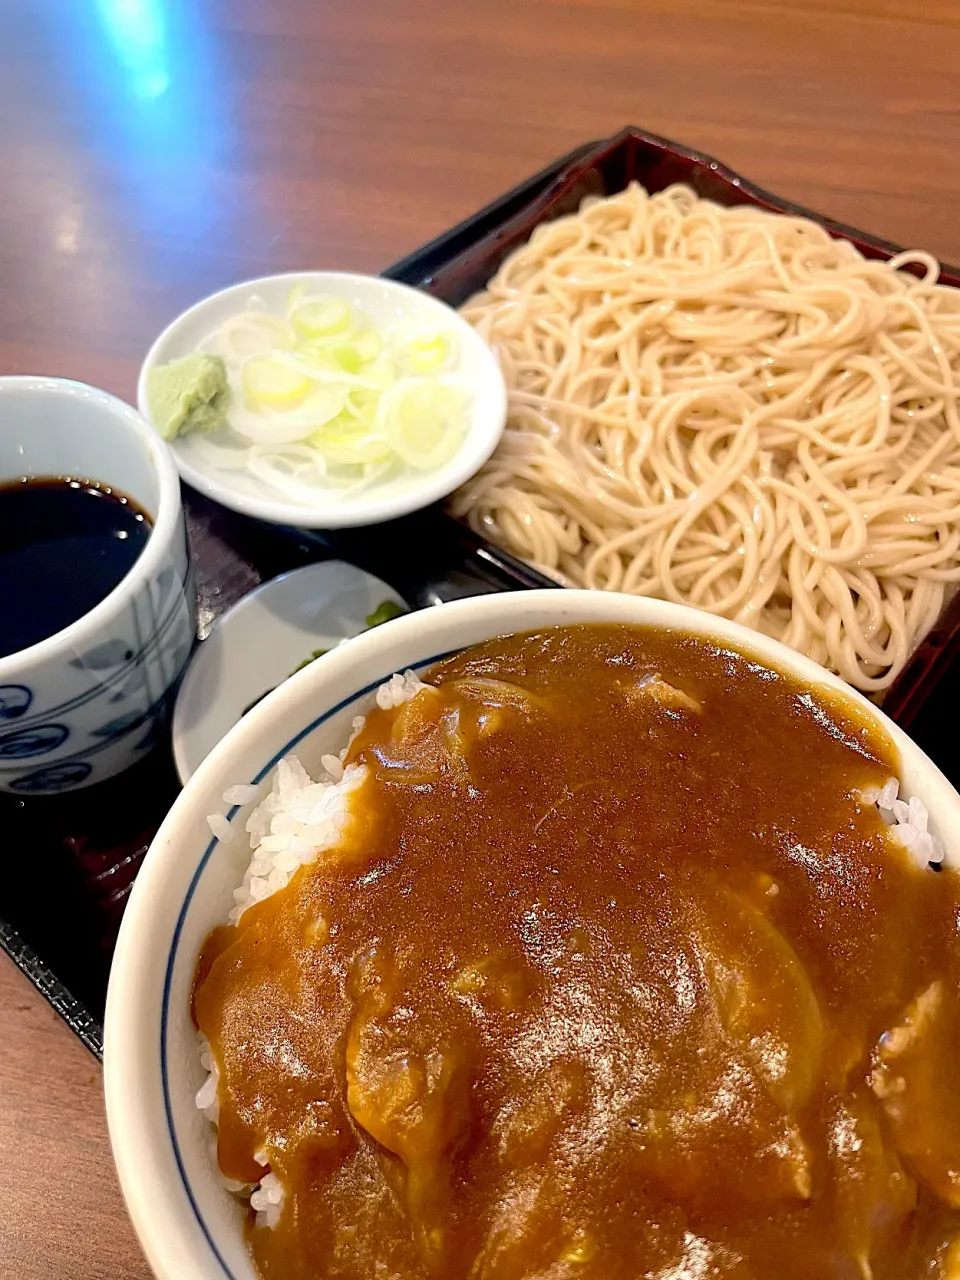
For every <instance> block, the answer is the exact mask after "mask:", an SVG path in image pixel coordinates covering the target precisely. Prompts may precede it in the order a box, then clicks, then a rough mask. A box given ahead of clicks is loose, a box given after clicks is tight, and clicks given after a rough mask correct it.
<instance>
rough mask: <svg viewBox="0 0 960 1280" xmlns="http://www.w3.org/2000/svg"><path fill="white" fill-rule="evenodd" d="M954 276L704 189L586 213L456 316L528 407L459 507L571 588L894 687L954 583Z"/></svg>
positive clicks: (959, 377) (534, 247) (957, 567)
mask: <svg viewBox="0 0 960 1280" xmlns="http://www.w3.org/2000/svg"><path fill="white" fill-rule="evenodd" d="M908 263H912V264H919V266H920V267H921V268H922V273H921V275H922V278H917V277H916V276H914V275H912V274H910V273H908V272H906V271H904V270H902V268H903V267H904V266H905V265H907V264H908ZM937 271H938V265H937V262H936V261H935V259H933V258H931V257H930V255H929V254H925V253H906V254H902V255H901V256H900V257H899V258H896V259H893V260H892V261H891V262H889V263H879V262H870V261H867V260H866V259H865V258H863V257H862V256H861V255H860V254H859V253H858V252H857V250H856V249H854V248H853V246H852V245H850V244H848V243H846V242H844V241H838V240H833V239H832V238H831V237H830V236H829V235H828V234H827V232H826V231H824V230H823V229H822V228H821V227H819V226H817V225H816V224H815V223H813V222H810V221H808V220H806V219H802V218H789V217H784V216H782V215H778V214H769V213H765V212H763V211H762V210H757V209H754V208H747V207H738V208H731V209H724V208H721V207H719V206H717V205H715V204H712V203H710V202H709V201H706V200H701V199H699V198H698V197H697V196H696V195H695V194H694V192H693V191H692V190H690V189H689V188H687V187H682V186H675V187H671V188H669V189H668V190H666V191H663V192H660V193H658V194H656V195H653V196H648V195H647V193H646V192H645V191H644V190H643V188H641V187H639V186H637V185H636V184H634V185H632V186H630V187H629V188H628V189H627V190H625V191H624V192H622V193H621V194H620V195H617V196H613V197H610V198H608V199H602V200H598V199H589V200H585V201H584V202H583V205H582V206H581V209H580V212H579V213H577V214H575V215H573V216H570V217H565V218H560V219H558V220H557V221H555V222H550V223H547V224H545V225H543V226H541V227H540V228H538V230H537V231H535V232H534V234H533V236H532V237H531V239H530V241H529V243H528V244H527V245H525V246H524V247H523V248H521V249H519V250H517V251H516V252H515V253H513V254H512V255H511V256H510V257H509V258H507V260H506V261H505V262H504V263H503V265H502V266H501V268H500V270H499V272H498V273H497V275H496V276H495V277H494V278H493V279H492V280H491V281H490V283H489V284H488V286H487V288H486V290H485V291H484V292H483V293H481V294H478V295H477V296H476V297H474V298H472V299H471V300H470V301H469V302H468V303H467V304H466V305H465V306H464V308H463V315H464V316H465V318H466V319H468V320H469V321H470V322H471V323H472V324H473V325H474V326H475V327H476V328H477V330H478V331H479V332H480V334H481V335H482V336H483V337H484V338H486V339H487V341H488V342H490V343H491V345H492V346H493V347H494V348H495V350H496V352H497V354H498V356H499V359H500V362H501V365H502V368H503V371H504V374H505V377H506V380H507V385H508V387H509V390H510V417H509V421H508V424H507V429H506V432H505V434H504V436H503V439H502V441H501V443H500V445H499V447H498V449H497V451H496V453H495V454H494V456H493V458H492V459H491V460H490V462H489V463H488V464H487V465H486V466H485V467H484V468H483V470H482V471H481V472H480V473H479V474H478V475H477V476H476V477H475V478H474V479H473V480H471V481H469V482H468V483H467V485H466V486H465V487H464V488H463V489H461V490H460V492H459V493H458V494H457V495H456V496H455V498H454V500H453V510H454V512H455V514H458V515H461V516H466V517H467V518H468V519H469V521H470V523H471V524H472V525H473V527H474V528H476V529H477V530H479V531H480V532H481V533H483V534H485V535H486V536H488V537H491V538H492V539H493V540H494V541H496V542H500V543H502V544H503V545H504V546H506V547H507V548H508V549H509V550H511V551H513V552H514V553H515V554H517V555H519V556H521V557H522V558H524V559H526V560H528V561H530V562H532V563H534V564H535V565H537V567H539V568H541V569H543V570H544V571H545V572H546V573H548V574H551V575H553V576H555V577H559V578H560V579H561V580H563V581H565V582H569V583H571V584H574V585H577V586H586V587H599V588H606V589H609V590H620V591H628V592H634V593H636V594H639V595H654V596H661V597H663V598H665V599H669V600H675V601H678V602H683V603H689V604H693V605H697V606H699V607H701V608H705V609H709V610H710V611H712V612H714V613H719V614H723V615H724V616H725V617H729V618H735V619H737V620H738V621H740V622H743V623H746V624H747V625H748V626H753V627H755V628H757V629H758V630H760V631H764V632H766V633H767V634H769V635H772V636H775V637H776V638H777V639H780V640H783V641H784V642H785V643H787V644H789V645H792V646H793V647H794V648H795V649H799V650H800V651H802V652H804V653H806V654H808V655H810V656H811V657H813V658H815V659H816V660H817V661H819V662H822V663H824V664H825V665H826V666H828V667H830V668H832V669H833V670H835V671H837V672H839V674H840V675H841V676H843V677H844V679H846V680H848V681H849V682H850V683H851V684H853V685H855V686H857V687H858V688H860V689H864V690H867V691H880V690H883V689H885V688H886V687H887V686H888V685H890V684H891V683H892V681H893V680H894V678H895V677H896V675H897V673H898V672H899V671H900V670H901V668H902V667H903V665H904V663H905V661H906V659H907V657H908V656H909V654H910V653H911V651H912V650H913V649H914V648H915V647H916V645H917V644H918V643H919V641H920V640H921V639H922V637H923V636H924V635H925V634H926V632H927V631H928V630H929V628H930V627H931V625H932V624H933V622H934V620H935V618H936V617H937V614H938V613H939V612H940V609H941V607H942V605H943V602H944V599H945V595H946V594H947V593H948V592H951V591H952V590H953V584H954V583H955V582H956V581H957V579H958V578H960V526H958V523H957V521H958V518H960V415H958V405H957V401H958V395H960V355H958V351H960V293H958V291H956V290H954V289H949V288H946V287H943V286H938V285H937V284H936V279H937Z"/></svg>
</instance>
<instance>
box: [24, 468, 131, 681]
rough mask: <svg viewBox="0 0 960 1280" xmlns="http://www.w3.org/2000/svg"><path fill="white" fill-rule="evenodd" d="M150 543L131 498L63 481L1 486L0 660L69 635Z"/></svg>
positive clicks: (95, 486)
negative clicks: (59, 634) (66, 629)
mask: <svg viewBox="0 0 960 1280" xmlns="http://www.w3.org/2000/svg"><path fill="white" fill-rule="evenodd" d="M149 536H150V521H149V518H148V517H147V515H146V514H145V513H144V512H143V511H141V509H140V508H139V507H138V506H137V504H136V503H135V502H134V501H133V499H132V498H128V497H127V496H126V495H125V494H122V493H120V492H119V491H118V490H116V489H112V488H110V487H109V486H107V485H103V484H100V483H98V482H97V481H95V480H82V479H74V478H72V477H69V476H65V477H56V476H43V477H38V478H24V479H22V480H16V481H13V482H12V483H10V482H8V483H6V484H0V658H4V657H6V656H7V655H8V654H11V653H17V652H19V650H21V649H27V648H29V646H30V645H32V644H38V643H39V642H40V641H41V640H46V639H47V637H48V636H52V635H54V634H55V633H56V632H58V631H62V630H63V628H64V627H69V625H70V624H71V622H76V621H77V619H78V618H82V617H83V615H84V614H85V613H89V612H90V610H91V609H92V608H93V607H94V605H96V604H99V603H100V601H101V600H102V599H103V598H104V596H107V595H109V594H110V592H111V591H112V590H113V588H114V587H115V586H116V585H117V584H118V583H119V582H120V581H121V579H123V578H124V577H126V575H127V573H128V572H129V570H130V569H131V568H132V567H133V564H134V562H135V561H136V560H137V559H138V557H139V555H140V553H141V551H142V550H143V548H144V546H145V545H146V542H147V539H148V538H149Z"/></svg>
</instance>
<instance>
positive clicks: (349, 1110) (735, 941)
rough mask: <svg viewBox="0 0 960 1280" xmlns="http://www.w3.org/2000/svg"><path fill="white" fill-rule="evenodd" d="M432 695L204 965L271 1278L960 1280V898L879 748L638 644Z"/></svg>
mask: <svg viewBox="0 0 960 1280" xmlns="http://www.w3.org/2000/svg"><path fill="white" fill-rule="evenodd" d="M424 679H425V680H426V682H427V685H428V686H429V687H427V688H424V689H422V690H421V691H420V692H419V693H418V694H417V695H416V696H415V697H414V698H413V699H412V700H411V701H409V702H407V703H405V704H404V705H403V706H401V707H399V708H396V709H394V710H389V711H384V710H375V711H373V712H372V713H371V714H370V715H369V716H368V717H367V721H366V724H365V725H364V727H363V728H362V730H361V731H360V733H359V735H358V736H357V737H356V738H355V739H354V741H353V743H352V745H351V748H350V754H349V757H348V759H349V760H350V761H353V762H355V763H357V764H359V765H363V766H364V767H365V776H364V780H363V781H362V783H361V785H360V786H359V787H358V789H357V790H356V791H355V792H354V793H353V794H352V797H351V817H350V820H349V824H348V827H347V830H346V832H345V835H344V838H343V840H342V843H341V845H340V846H339V847H338V848H337V850H336V851H335V852H334V853H333V854H331V853H329V852H328V853H326V854H324V855H323V856H322V857H320V858H318V860H317V861H316V862H314V863H312V864H311V865H309V866H306V867H303V868H301V869H300V870H299V871H298V872H297V873H296V875H295V876H294V878H293V879H292V881H291V882H290V884H289V885H288V886H287V887H286V888H284V889H282V890H281V891H280V892H278V893H276V894H274V896H272V897H270V898H268V899H267V900H265V901H262V902H259V903H257V904H256V905H255V906H253V907H251V908H250V909H248V910H247V911H246V912H245V913H244V914H243V916H242V917H241V919H240V921H239V924H238V925H237V926H235V927H234V926H231V927H227V928H224V929H220V930H217V931H215V933H214V934H213V935H211V937H210V939H209V940H208V942H207V944H206V946H205V949H204V953H203V955H202V957H201V961H200V966H199V969H198V976H197V983H196V988H195V993H194V1011H195V1016H196V1019H197V1023H198V1026H199V1028H200V1030H201V1032H202V1033H203V1035H204V1036H205V1037H206V1038H207V1040H208V1041H209V1042H210V1046H211V1052H212V1054H213V1056H214V1058H215V1060H216V1063H217V1065H218V1067H219V1070H220V1085H219V1101H220V1122H219V1140H218V1141H219V1146H218V1156H219V1162H220V1166H221V1169H222V1170H223V1172H224V1173H225V1174H226V1175H227V1176H229V1177H230V1178H235V1179H239V1180H240V1181H242V1182H251V1183H252V1182H256V1181H257V1180H259V1179H260V1178H261V1177H262V1176H263V1174H264V1171H265V1166H264V1164H263V1163H262V1161H264V1160H266V1161H268V1163H269V1168H270V1170H271V1171H272V1172H273V1173H274V1174H275V1175H276V1176H277V1177H278V1178H279V1179H280V1182H281V1184H282V1186H283V1188H284V1191H285V1198H284V1201H283V1208H282V1213H281V1216H280V1220H279V1223H278V1224H277V1225H276V1226H275V1227H274V1228H268V1227H257V1226H255V1225H253V1220H252V1215H251V1223H250V1226H249V1228H248V1236H249V1241H250V1244H251V1247H252V1250H253V1253H254V1255H255V1257H256V1261H257V1264H258V1266H259V1268H260V1270H261V1272H262V1273H263V1275H264V1276H265V1277H267V1278H268V1280H307V1277H310V1278H311V1280H315V1278H317V1277H337V1278H338V1280H374V1278H375V1277H377V1278H379V1277H383V1278H384V1280H386V1278H388V1277H397V1278H398V1280H399V1278H402V1280H420V1278H423V1280H429V1278H433V1277H441V1278H443V1280H521V1278H528V1280H532V1278H533V1277H538V1278H541V1277H542V1278H544V1280H546V1278H549V1280H565V1278H567V1277H570V1278H571V1280H572V1278H574V1277H591V1278H593V1277H597V1278H599V1277H603V1280H705V1278H706V1277H730V1278H731V1280H733V1278H735V1280H768V1278H773V1277H776V1280H801V1278H802V1280H819V1278H821V1277H822V1278H824V1280H870V1278H871V1277H872V1278H873V1280H915V1278H916V1280H919V1277H921V1276H924V1277H928V1276H941V1277H945V1276H957V1275H960V1245H955V1244H954V1243H953V1242H954V1241H955V1240H956V1239H957V1238H958V1237H960V1089H958V1085H960V1080H958V1050H960V997H958V993H960V947H958V930H960V878H958V876H957V875H956V873H954V872H953V871H942V872H940V873H939V874H938V873H936V872H935V871H933V870H931V869H929V868H921V867H918V866H916V865H915V864H914V863H913V862H912V861H911V858H910V856H909V855H908V854H907V852H906V851H905V850H904V849H903V848H902V847H901V845H900V844H899V842H898V841H897V840H896V839H895V838H894V837H893V836H892V835H891V833H890V830H889V829H888V828H886V827H885V825H884V823H883V821H882V819H881V817H880V815H879V812H878V810H877V807H876V805H875V804H874V803H872V797H874V796H875V795H876V793H877V791H878V789H879V788H880V787H881V786H882V784H883V783H884V782H885V781H886V780H887V779H888V778H889V777H891V776H895V775H896V774H897V773H898V760H897V755H896V751H895V749H894V747H893V745H892V744H891V742H890V741H889V740H888V739H887V738H886V737H885V736H884V734H883V733H882V732H881V730H880V729H879V728H878V727H877V726H876V725H875V724H874V723H872V722H871V721H868V720H867V719H866V718H865V717H862V716H861V714H860V712H859V711H858V709H857V708H855V707H854V706H853V705H852V704H851V703H847V702H845V701H843V700H841V699H837V700H836V701H835V702H832V701H829V700H827V698H826V697H825V695H824V694H823V693H820V692H818V693H817V694H816V695H814V694H812V693H810V692H809V691H808V690H807V689H806V688H804V687H803V686H802V685H800V684H799V683H797V682H796V681H794V680H793V679H792V678H789V677H787V676H785V675H783V674H780V673H778V672H776V671H771V670H770V669H768V668H766V667H762V666H759V665H757V664H756V663H755V662H754V661H752V660H751V659H750V658H749V657H748V656H745V655H743V654H740V653H738V652H735V651H733V650H730V649H726V648H721V647H718V646H716V645H714V644H711V643H709V642H706V641H703V640H698V639H694V638H692V637H687V636H683V635H680V634H675V633H673V634H671V633H660V632H654V631H647V630H643V629H638V628H630V627H614V626H603V627H601V626H586V627H563V628H555V629H551V630H546V631H543V632H540V633H536V634H529V635H522V636H515V637H508V638H505V639H500V640H495V641H491V642H489V643H486V644H483V645H481V646H479V647H477V648H474V649H471V650H468V651H465V652H464V653H462V654H460V655H458V656H456V657H454V658H452V659H450V660H448V661H446V662H443V663H441V664H439V665H438V666H436V667H434V668H433V670H432V671H431V672H430V673H429V674H428V675H427V676H425V677H424ZM258 1156H259V1160H258V1158H257V1157H258Z"/></svg>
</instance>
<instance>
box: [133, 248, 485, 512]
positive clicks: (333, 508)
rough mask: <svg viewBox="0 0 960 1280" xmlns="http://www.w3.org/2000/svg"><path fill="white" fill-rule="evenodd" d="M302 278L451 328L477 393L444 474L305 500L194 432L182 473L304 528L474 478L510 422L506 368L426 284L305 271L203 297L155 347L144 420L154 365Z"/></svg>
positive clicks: (275, 300)
mask: <svg viewBox="0 0 960 1280" xmlns="http://www.w3.org/2000/svg"><path fill="white" fill-rule="evenodd" d="M300 282H303V283H305V284H306V285H307V286H308V287H309V288H310V290H311V292H315V293H323V294H326V295H327V296H329V297H335V298H343V299H345V300H346V301H347V302H350V303H351V304H352V305H353V306H355V307H358V308H359V309H360V310H362V311H364V312H366V314H367V315H368V316H369V317H370V319H371V320H372V321H373V323H374V325H376V327H377V328H380V329H382V328H386V327H387V326H388V325H391V324H396V322H397V321H398V320H399V321H403V322H404V323H409V324H410V325H411V326H419V325H422V326H423V327H424V328H429V329H434V330H437V329H442V330H446V331H452V332H453V333H454V334H455V335H456V340H457V344H458V348H459V353H460V359H459V366H458V370H457V372H458V374H459V376H460V377H462V378H463V379H464V381H465V382H466V383H467V384H468V385H469V386H470V388H471V391H472V398H471V403H470V410H469V422H468V425H467V432H466V436H465V438H464V441H463V444H462V445H461V446H460V448H459V449H458V450H457V452H456V454H455V455H454V456H453V457H452V458H451V459H450V461H449V462H448V463H446V464H445V465H444V466H442V467H440V468H438V469H437V470H436V471H424V472H419V473H417V472H406V473H405V474H400V475H397V476H396V477H393V478H391V479H388V480H385V481H383V483H382V484H376V485H371V486H370V488H369V489H364V490H362V491H360V492H359V493H356V494H353V495H350V496H349V497H345V498H342V499H340V498H337V497H335V496H333V495H331V496H330V497H325V496H324V495H323V494H322V493H318V495H317V500H316V503H311V504H310V505H309V506H306V505H303V504H301V503H297V502H294V501H293V500H292V499H289V498H285V497H284V496H283V495H282V494H280V493H278V492H276V491H275V490H273V489H270V488H269V487H268V486H267V485H265V484H264V483H263V482H262V481H261V480H258V479H257V478H256V476H252V475H250V474H249V473H247V472H246V471H228V470H224V469H222V468H220V467H216V466H213V465H211V464H210V463H209V462H207V460H206V459H205V458H201V457H200V456H198V455H197V453H196V452H195V451H193V450H192V449H191V447H190V437H189V436H187V437H185V438H183V439H176V440H172V441H171V442H170V448H171V450H172V451H173V455H174V458H175V460H176V463H177V468H178V470H179V471H180V474H181V476H183V478H184V480H186V481H187V482H188V483H189V484H192V485H193V487H194V488H195V489H199V490H200V491H201V493H206V494H209V496H210V497H211V498H214V499H216V501H217V502H220V503H222V504H223V506H225V507H230V508H231V509H232V510H234V511H240V512H242V513H243V514H244V515H248V516H259V518H260V519H261V520H271V521H273V523H275V524H288V525H298V526H299V527H301V528H304V529H338V528H345V527H347V526H351V525H365V524H378V523H379V522H380V521H382V520H393V519H394V518H395V517H397V516H402V515H406V514H407V512H409V511H416V510H418V509H419V508H420V507H426V506H429V504H430V503H431V502H436V501H438V500H439V499H440V498H445V497H446V496H447V494H448V493H452V492H453V491H454V489H456V488H458V487H459V486H460V485H461V484H463V483H464V482H465V481H466V480H469V479H470V477H471V476H472V475H474V474H475V473H476V472H477V471H479V470H480V468H481V467H482V466H483V464H484V463H485V462H486V460H487V459H488V458H489V457H490V455H491V453H493V451H494V449H495V448H496V446H497V442H498V441H499V439H500V436H501V435H502V434H503V427H504V424H505V422H506V420H507V388H506V384H505V383H504V380H503V374H502V373H501V372H500V366H499V365H498V364H497V361H496V358H495V356H494V354H493V352H492V351H491V350H490V348H489V347H488V346H487V344H486V343H485V342H484V341H483V339H482V338H481V337H480V335H479V334H478V333H477V331H476V330H475V329H474V328H472V326H471V325H469V324H467V322H466V321H465V320H464V319H462V318H461V317H460V316H459V315H458V314H457V312H456V311H454V310H453V308H452V307H448V306H447V305H446V303H444V302H438V301H437V299H436V298H431V297H430V296H429V295H428V294H426V293H421V292H420V290H419V289H411V288H410V287H409V286H408V285H405V284H397V282H396V281H394V280H385V279H383V278H382V277H381V276H362V275H351V274H349V273H347V272H343V271H301V272H296V273H293V274H289V275H281V276H264V277H262V278H261V279H259V280H248V281H247V282H246V283H244V284H237V285H233V286H232V287H231V288H229V289H223V290H222V291H221V292H220V293H215V294H213V295H212V296H211V297H209V298H204V299H203V301H202V302H198V303H197V304H196V305H195V306H193V307H191V308H190V309H189V311H185V312H184V313H183V315H181V316H179V317H178V319H176V320H174V322H173V323H172V324H171V325H168V327H167V328H166V329H165V330H164V331H163V333H162V334H161V335H160V337H159V338H158V339H157V340H156V342H155V343H154V344H153V346H152V347H151V348H150V351H149V352H148V353H147V358H146V360H144V362H143V367H142V368H141V370H140V380H139V382H138V384H137V404H138V406H139V409H140V412H141V414H142V415H143V416H144V417H145V418H146V420H147V421H148V422H150V421H151V417H150V407H149V405H148V403H147V374H148V372H149V370H150V369H152V368H153V366H154V365H158V364H166V363H167V362H168V361H170V360H176V359H178V358H179V357H180V356H185V355H189V354H190V353H191V352H192V351H196V350H197V348H198V346H199V345H200V343H201V342H203V340H204V339H205V338H207V337H209V335H210V334H211V333H212V332H213V331H214V330H215V329H216V328H217V327H218V326H219V325H221V324H223V322H224V321H225V320H228V319H229V318H230V316H233V315H236V314H237V312H239V311H243V310H245V309H246V308H247V306H248V304H249V303H250V300H251V299H252V298H254V297H257V298H261V299H262V300H263V301H264V302H265V303H266V304H267V307H268V308H269V309H270V310H271V311H276V312H281V311H283V309H284V307H285V306H286V302H287V298H288V296H289V294H290V290H291V288H292V287H293V286H294V285H295V284H298V283H300ZM213 438H214V439H215V437H213Z"/></svg>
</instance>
